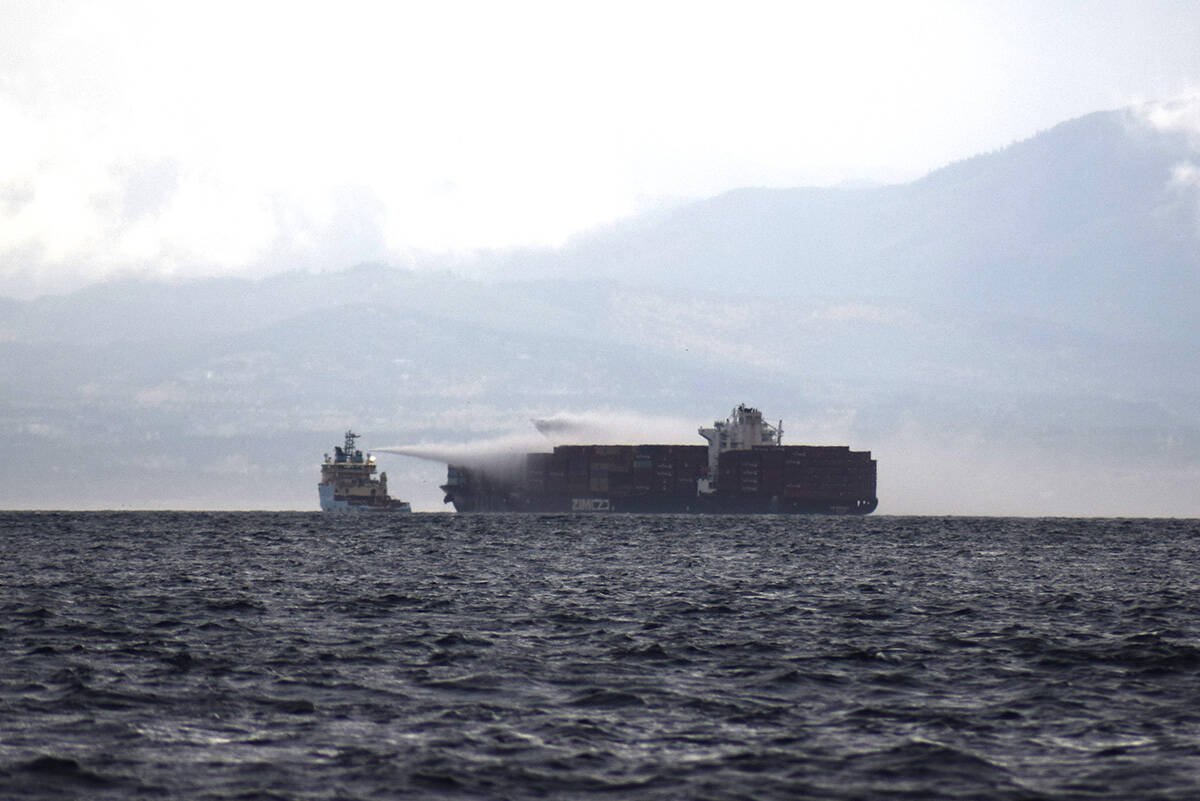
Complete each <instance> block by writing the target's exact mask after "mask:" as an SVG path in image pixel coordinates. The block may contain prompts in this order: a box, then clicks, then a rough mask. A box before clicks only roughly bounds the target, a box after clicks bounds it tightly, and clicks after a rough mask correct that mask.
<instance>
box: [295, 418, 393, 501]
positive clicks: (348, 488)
mask: <svg viewBox="0 0 1200 801" xmlns="http://www.w3.org/2000/svg"><path fill="white" fill-rule="evenodd" d="M358 437H359V435H358V434H355V433H354V432H353V431H347V432H346V441H345V443H344V444H342V445H340V446H338V447H335V448H334V449H333V456H332V457H330V456H329V454H325V463H324V464H322V465H321V483H319V484H317V492H318V494H319V495H320V498H321V511H323V512H411V511H412V507H410V506H409V505H408V503H407V502H406V501H398V500H394V499H392V498H391V497H390V496H389V495H388V491H387V473H380V474H379V478H376V477H375V459H374V457H372V456H371V455H370V454H367V456H366V458H363V452H362V451H360V450H358V449H357V448H355V447H354V441H355V440H356V439H358Z"/></svg>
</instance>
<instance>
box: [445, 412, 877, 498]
mask: <svg viewBox="0 0 1200 801" xmlns="http://www.w3.org/2000/svg"><path fill="white" fill-rule="evenodd" d="M699 433H700V435H701V436H702V437H704V438H705V439H706V440H708V445H707V446H704V445H560V446H558V447H555V448H554V449H553V451H552V452H546V453H527V454H524V455H523V457H518V459H516V460H515V461H513V460H510V461H507V462H503V463H501V462H496V461H493V462H474V463H470V462H466V461H464V462H463V463H460V464H451V465H448V467H447V477H446V483H445V484H444V485H443V486H442V490H443V491H444V492H445V493H446V502H447V503H453V504H454V508H455V509H456V510H457V511H459V512H499V511H514V512H638V513H663V512H682V513H687V512H711V513H729V514H757V513H778V514H868V513H870V512H872V511H874V510H875V507H876V506H877V505H878V499H877V497H876V494H875V487H876V480H875V479H876V463H875V460H874V459H872V458H871V453H870V451H852V450H850V448H849V447H848V446H845V445H783V444H782V439H783V422H782V421H780V422H779V424H778V425H771V424H770V423H768V422H766V421H765V420H764V419H763V416H762V413H761V412H760V411H759V410H758V409H755V408H752V407H750V406H745V405H740V406H738V407H736V408H735V409H734V410H733V412H732V413H731V415H730V416H729V418H727V419H726V420H723V421H717V422H715V423H714V424H713V425H712V427H710V428H701V429H700V430H699Z"/></svg>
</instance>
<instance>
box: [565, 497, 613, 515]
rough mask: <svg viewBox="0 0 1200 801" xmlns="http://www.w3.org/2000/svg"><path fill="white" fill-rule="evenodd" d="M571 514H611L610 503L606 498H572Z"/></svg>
mask: <svg viewBox="0 0 1200 801" xmlns="http://www.w3.org/2000/svg"><path fill="white" fill-rule="evenodd" d="M571 511H572V512H611V511H612V501H610V500H609V499H608V498H572V499H571Z"/></svg>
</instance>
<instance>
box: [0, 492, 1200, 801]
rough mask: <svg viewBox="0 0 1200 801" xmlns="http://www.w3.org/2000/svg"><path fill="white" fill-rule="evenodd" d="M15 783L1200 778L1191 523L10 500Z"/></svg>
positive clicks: (1, 705) (1142, 785) (811, 784)
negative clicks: (129, 509) (59, 504)
mask: <svg viewBox="0 0 1200 801" xmlns="http://www.w3.org/2000/svg"><path fill="white" fill-rule="evenodd" d="M0 554H2V557H3V558H2V559H0V641H2V643H3V648H2V651H0V797H2V798H5V799H7V798H14V799H15V798H22V799H41V798H89V799H105V798H143V797H144V798H201V799H203V798H212V799H218V798H220V799H226V798H244V799H258V798H264V799H284V798H287V799H351V798H372V799H375V798H384V799H386V798H439V799H440V798H451V799H453V798H488V799H525V798H552V799H574V798H589V799H590V798H606V799H612V798H647V799H743V798H755V799H770V798H788V799H794V798H814V799H874V798H879V799H941V798H945V799H972V798H978V799H1194V798H1196V797H1198V795H1200V521H1195V520H1074V519H1070V520H1067V519H1002V518H991V519H988V518H984V519H971V518H897V517H875V516H872V517H866V518H825V517H811V518H785V517H693V516H677V517H676V516H671V517H637V516H633V517H631V516H591V517H589V516H533V515H530V516H520V515H512V516H508V515H496V516H490V515H481V516H459V517H456V516H452V515H412V516H406V517H388V518H385V517H373V518H369V519H366V520H358V519H346V518H339V517H330V516H322V515H320V514H263V513H231V514H203V513H195V514H193V513H61V514H60V513H0Z"/></svg>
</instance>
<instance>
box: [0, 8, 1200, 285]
mask: <svg viewBox="0 0 1200 801" xmlns="http://www.w3.org/2000/svg"><path fill="white" fill-rule="evenodd" d="M0 20H2V21H3V24H2V25H0V278H2V279H3V281H4V284H3V286H4V289H3V290H2V291H0V293H2V294H6V295H9V296H13V297H29V296H34V295H36V294H39V293H42V292H51V291H62V290H65V289H70V288H73V287H75V286H78V285H81V284H83V283H87V282H89V281H94V280H97V279H100V278H104V277H107V276H114V275H124V274H155V275H170V276H184V277H187V276H199V275H264V274H269V273H271V272H276V271H281V270H287V269H296V268H300V269H310V270H336V269H343V268H345V267H349V266H352V265H354V264H358V263H362V262H374V261H385V262H390V263H397V264H402V265H419V264H421V263H422V261H423V259H426V258H427V257H428V256H429V254H438V253H454V254H469V253H471V252H472V251H475V250H478V249H498V248H507V247H520V246H549V247H554V246H557V245H559V244H561V243H563V242H564V241H567V240H568V239H569V238H570V237H571V236H572V235H575V234H578V233H580V232H583V231H586V230H588V229H591V228H594V227H596V226H598V225H602V224H604V223H606V222H610V221H612V220H616V219H619V218H622V217H625V216H628V215H631V214H636V213H638V212H639V211H644V210H648V209H652V208H655V207H658V206H661V205H664V204H669V203H672V202H678V201H679V200H682V199H686V198H698V197H706V196H711V195H714V194H717V193H720V192H722V191H724V190H727V189H732V188H737V187H743V186H801V185H838V184H843V183H858V182H864V181H867V182H895V181H903V180H909V179H912V178H915V177H918V176H920V175H922V174H924V173H925V172H927V171H929V170H931V169H935V168H937V167H939V166H942V165H944V164H947V163H949V162H952V161H955V160H959V159H963V158H968V157H970V156H972V155H976V154H978V153H982V152H987V151H990V150H995V149H997V148H1001V147H1004V146H1006V145H1008V144H1011V143H1012V142H1014V141H1019V140H1021V139H1024V138H1027V137H1029V136H1032V135H1034V134H1035V133H1037V132H1039V131H1041V130H1045V129H1046V128H1049V127H1051V126H1053V125H1055V124H1056V123H1058V122H1061V121H1064V120H1067V119H1070V118H1072V117H1076V116H1079V115H1082V114H1086V113H1089V112H1091V111H1097V110H1102V109H1109V108H1117V107H1122V106H1127V105H1131V104H1137V103H1143V102H1148V101H1154V100H1165V99H1170V98H1176V97H1181V96H1188V95H1193V94H1195V93H1197V92H1200V47H1197V46H1196V43H1197V42H1200V6H1198V5H1197V4H1196V3H1194V2H1190V1H1184V0H1180V1H1178V2H1176V1H1174V0H1157V1H1156V0H1143V1H1141V2H1117V1H1116V0H1090V1H1089V0H1074V1H1072V2H1057V1H1055V0H1049V1H1047V0H1037V1H1027V0H1001V1H998V2H991V1H990V0H982V1H981V2H940V1H936V0H927V1H925V2H921V1H920V0H917V1H915V2H905V3H895V2H867V1H860V2H853V1H851V2H839V3H816V2H811V3H810V2H740V3H737V4H733V3H720V4H718V3H706V2H697V1H696V0H692V1H691V2H647V1H646V0H639V2H613V1H612V0H606V2H604V3H598V2H597V3H590V2H581V3H561V2H527V1H526V0H510V2H504V3H495V2H455V1H454V0H450V1H449V2H439V3H428V2H421V3H408V2H389V3H383V2H380V3H365V2H337V3H332V2H296V1H295V0H293V1H292V2H286V3H285V2H237V3H232V2H228V3H227V2H219V1H218V2H205V3H195V2H193V3H184V2H175V3H170V2H131V1H129V0H110V1H109V2H105V3H94V2H76V0H31V1H26V0H0Z"/></svg>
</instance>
